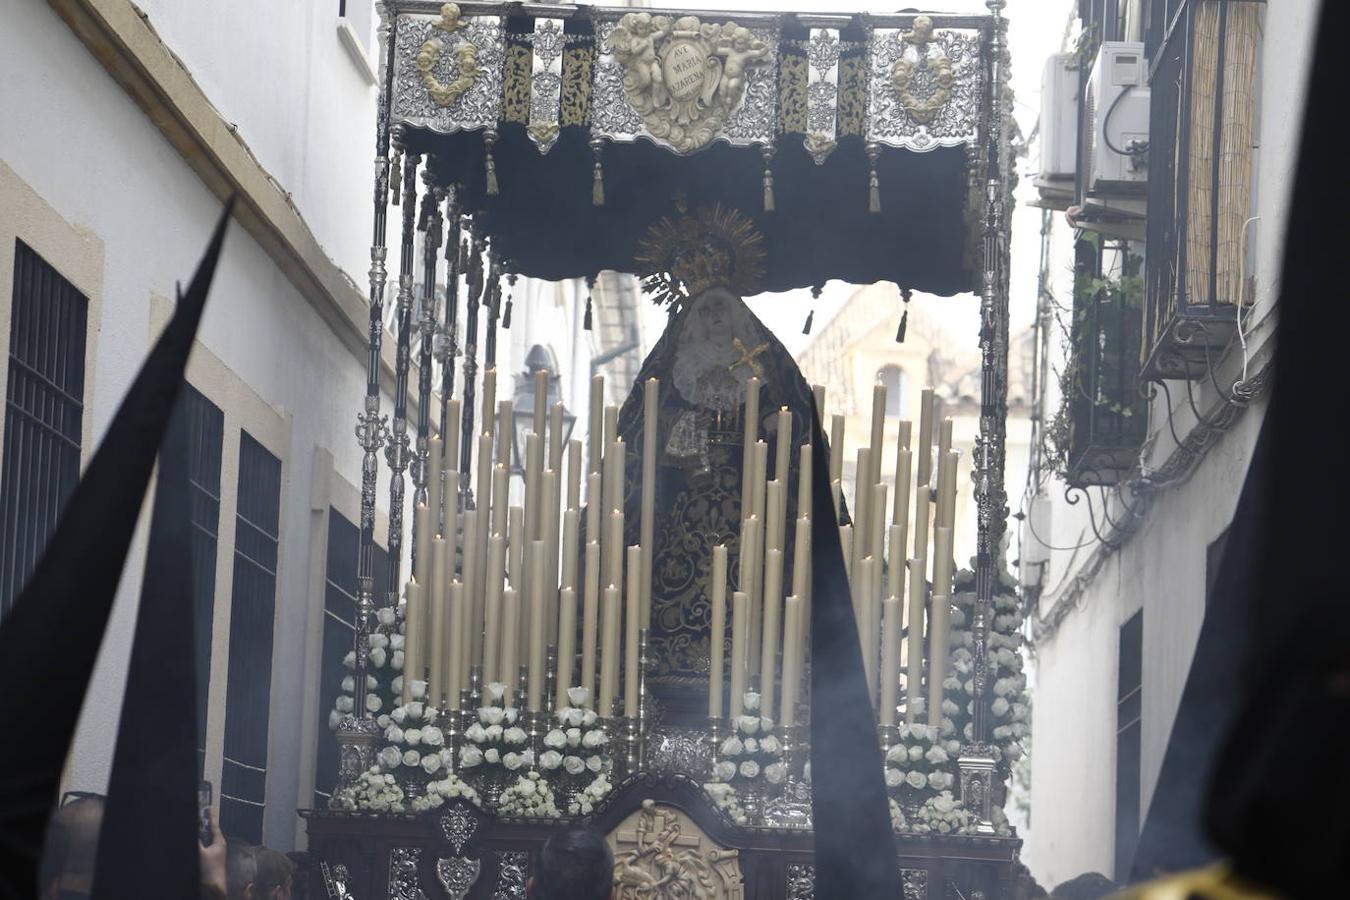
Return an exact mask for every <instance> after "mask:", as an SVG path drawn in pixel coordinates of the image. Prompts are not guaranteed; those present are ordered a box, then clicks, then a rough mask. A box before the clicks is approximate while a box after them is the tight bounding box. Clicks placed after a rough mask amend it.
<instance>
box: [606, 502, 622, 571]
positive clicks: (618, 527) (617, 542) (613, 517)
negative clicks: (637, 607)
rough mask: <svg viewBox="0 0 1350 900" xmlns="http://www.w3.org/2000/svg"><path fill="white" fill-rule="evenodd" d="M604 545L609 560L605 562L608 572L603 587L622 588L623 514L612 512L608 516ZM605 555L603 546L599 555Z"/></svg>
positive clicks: (616, 511)
mask: <svg viewBox="0 0 1350 900" xmlns="http://www.w3.org/2000/svg"><path fill="white" fill-rule="evenodd" d="M605 545H607V546H608V548H609V550H608V554H609V558H608V559H607V560H605V561H606V562H607V563H609V571H608V572H606V573H605V587H610V586H611V585H612V586H614V587H622V586H623V513H621V512H619V511H618V510H614V511H613V512H611V513H610V514H609V531H608V532H607V533H606V534H605ZM604 554H605V546H603V545H602V546H601V555H602V556H604Z"/></svg>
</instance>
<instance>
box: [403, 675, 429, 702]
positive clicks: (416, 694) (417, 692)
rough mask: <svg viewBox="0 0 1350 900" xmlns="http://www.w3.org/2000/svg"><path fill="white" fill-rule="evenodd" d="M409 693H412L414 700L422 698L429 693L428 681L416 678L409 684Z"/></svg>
mask: <svg viewBox="0 0 1350 900" xmlns="http://www.w3.org/2000/svg"><path fill="white" fill-rule="evenodd" d="M408 693H409V694H411V695H412V698H413V699H414V700H421V699H422V698H423V697H425V696H426V695H427V683H426V682H425V681H419V680H418V679H416V678H414V679H413V680H412V683H411V684H410V685H409V686H408Z"/></svg>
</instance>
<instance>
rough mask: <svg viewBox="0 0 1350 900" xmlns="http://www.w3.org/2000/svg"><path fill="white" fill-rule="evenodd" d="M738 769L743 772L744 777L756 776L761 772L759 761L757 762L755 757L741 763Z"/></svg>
mask: <svg viewBox="0 0 1350 900" xmlns="http://www.w3.org/2000/svg"><path fill="white" fill-rule="evenodd" d="M738 771H739V772H740V773H741V777H742V778H754V777H755V776H756V775H758V774H759V763H757V762H755V761H754V760H753V759H747V760H746V761H745V762H743V763H741V765H740V768H739V769H738Z"/></svg>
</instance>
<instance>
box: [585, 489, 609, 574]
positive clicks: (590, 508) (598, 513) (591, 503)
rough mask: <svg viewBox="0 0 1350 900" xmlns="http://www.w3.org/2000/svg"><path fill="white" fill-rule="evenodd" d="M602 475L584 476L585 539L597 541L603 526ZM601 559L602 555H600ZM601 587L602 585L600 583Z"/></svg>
mask: <svg viewBox="0 0 1350 900" xmlns="http://www.w3.org/2000/svg"><path fill="white" fill-rule="evenodd" d="M602 480H603V476H602V475H601V474H600V473H599V472H592V473H591V474H589V475H587V476H586V540H587V541H599V540H600V539H601V537H602V534H601V529H603V528H604V527H605V526H604V522H605V519H604V515H603V514H604V513H605V511H606V510H605V504H604V502H603V501H602V500H601V496H602V495H603V494H604V489H603V488H602V486H601V483H602ZM601 558H602V559H603V558H604V557H603V555H602V556H601ZM602 587H603V585H602Z"/></svg>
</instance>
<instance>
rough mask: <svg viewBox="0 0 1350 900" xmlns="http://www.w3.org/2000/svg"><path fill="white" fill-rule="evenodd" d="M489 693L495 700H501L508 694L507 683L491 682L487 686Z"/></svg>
mask: <svg viewBox="0 0 1350 900" xmlns="http://www.w3.org/2000/svg"><path fill="white" fill-rule="evenodd" d="M487 693H488V696H489V697H491V698H492V699H493V700H500V699H502V698H503V697H505V696H506V685H504V684H502V683H501V682H500V681H493V682H490V683H489V684H488V686H487Z"/></svg>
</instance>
